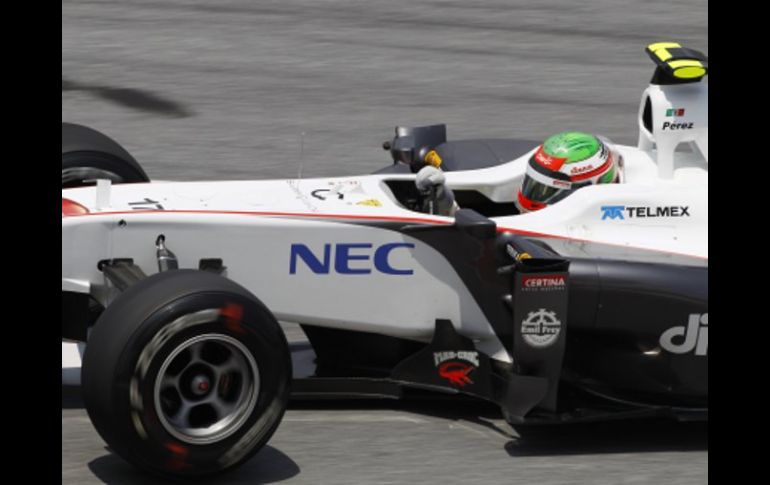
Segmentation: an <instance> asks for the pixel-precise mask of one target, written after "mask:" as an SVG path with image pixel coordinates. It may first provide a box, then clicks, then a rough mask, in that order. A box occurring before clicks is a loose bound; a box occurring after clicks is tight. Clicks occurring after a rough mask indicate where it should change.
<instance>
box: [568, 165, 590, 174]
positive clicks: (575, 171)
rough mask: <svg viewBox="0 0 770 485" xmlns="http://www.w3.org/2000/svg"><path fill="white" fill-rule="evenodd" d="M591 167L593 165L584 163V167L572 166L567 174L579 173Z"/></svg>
mask: <svg viewBox="0 0 770 485" xmlns="http://www.w3.org/2000/svg"><path fill="white" fill-rule="evenodd" d="M593 169H594V166H593V165H586V166H585V167H575V168H573V169H572V170H570V171H569V174H570V175H577V174H580V173H586V172H590V171H591V170H593Z"/></svg>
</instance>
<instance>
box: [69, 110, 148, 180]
mask: <svg viewBox="0 0 770 485" xmlns="http://www.w3.org/2000/svg"><path fill="white" fill-rule="evenodd" d="M61 161H62V188H63V189H68V188H73V187H83V186H87V185H93V184H94V182H93V181H94V180H96V179H108V180H111V181H112V183H114V184H127V183H141V182H149V181H150V178H149V177H148V176H147V174H146V173H145V172H144V170H142V167H141V166H140V165H139V163H137V161H136V160H135V159H134V157H132V156H131V154H129V153H128V152H127V151H126V150H125V149H124V148H123V147H122V146H120V145H119V144H118V143H117V142H116V141H115V140H113V139H111V138H109V137H108V136H106V135H104V134H103V133H100V132H98V131H96V130H93V129H91V128H88V127H85V126H82V125H76V124H72V123H62V125H61Z"/></svg>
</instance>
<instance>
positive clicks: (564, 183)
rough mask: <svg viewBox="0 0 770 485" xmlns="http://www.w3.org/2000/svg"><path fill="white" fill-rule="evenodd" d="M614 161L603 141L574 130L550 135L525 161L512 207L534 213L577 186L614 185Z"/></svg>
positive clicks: (614, 156)
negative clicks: (521, 181)
mask: <svg viewBox="0 0 770 485" xmlns="http://www.w3.org/2000/svg"><path fill="white" fill-rule="evenodd" d="M618 159H619V154H618V153H617V152H616V151H614V150H613V149H611V147H610V142H609V140H607V139H603V138H599V137H597V136H595V135H592V134H589V133H581V132H577V131H569V132H564V133H559V134H557V135H554V136H552V137H550V138H548V139H547V140H546V141H545V142H544V143H543V144H542V145H540V147H538V149H537V151H535V154H534V155H533V156H532V157H531V158H530V159H529V162H528V164H527V171H526V175H525V176H524V182H523V183H522V185H521V188H520V189H519V192H518V194H517V197H516V206H517V207H518V208H519V210H520V211H521V212H522V213H524V212H531V211H536V210H539V209H543V208H545V207H547V206H548V205H549V204H554V203H556V202H558V201H560V200H562V199H564V198H565V197H567V196H568V195H570V194H571V193H572V192H574V191H575V190H577V189H579V188H581V187H586V186H588V185H594V184H604V183H613V182H616V181H617V179H618Z"/></svg>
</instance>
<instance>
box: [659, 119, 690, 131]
mask: <svg viewBox="0 0 770 485" xmlns="http://www.w3.org/2000/svg"><path fill="white" fill-rule="evenodd" d="M693 126H695V123H692V122H689V123H671V122H670V121H664V122H663V129H664V130H672V131H673V130H691V129H692V128H693Z"/></svg>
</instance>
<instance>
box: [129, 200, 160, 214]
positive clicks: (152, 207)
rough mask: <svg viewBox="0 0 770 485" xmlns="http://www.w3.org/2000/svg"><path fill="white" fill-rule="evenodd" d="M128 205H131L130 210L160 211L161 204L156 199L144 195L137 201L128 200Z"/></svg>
mask: <svg viewBox="0 0 770 485" xmlns="http://www.w3.org/2000/svg"><path fill="white" fill-rule="evenodd" d="M128 205H129V206H131V209H132V210H135V211H162V210H163V206H162V205H161V204H160V202H158V201H157V200H152V199H148V198H147V197H145V199H144V200H140V201H137V202H129V203H128Z"/></svg>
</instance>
